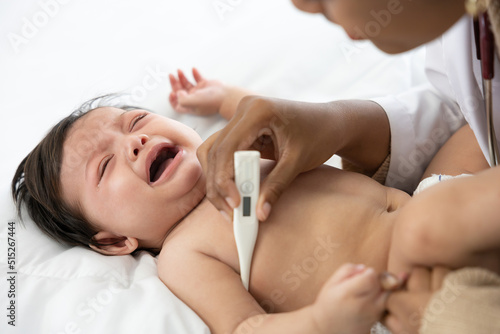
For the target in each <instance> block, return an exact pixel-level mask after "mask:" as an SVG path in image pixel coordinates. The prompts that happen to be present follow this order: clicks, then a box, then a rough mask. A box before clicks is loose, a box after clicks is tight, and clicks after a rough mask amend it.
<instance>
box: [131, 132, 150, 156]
mask: <svg viewBox="0 0 500 334" xmlns="http://www.w3.org/2000/svg"><path fill="white" fill-rule="evenodd" d="M148 141H149V137H148V136H147V135H144V134H142V135H133V136H130V137H129V148H128V156H129V159H130V160H131V161H135V160H136V159H137V157H138V156H139V153H140V152H141V151H142V150H143V149H144V145H146V143H147V142H148Z"/></svg>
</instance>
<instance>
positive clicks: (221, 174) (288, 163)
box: [198, 96, 344, 221]
mask: <svg viewBox="0 0 500 334" xmlns="http://www.w3.org/2000/svg"><path fill="white" fill-rule="evenodd" d="M343 129H344V128H343V126H342V124H341V122H340V121H339V117H337V115H336V113H335V111H334V110H332V108H331V107H329V104H313V103H302V102H293V101H286V100H279V99H272V98H265V97H257V96H247V97H245V98H244V99H243V100H242V101H241V102H240V104H239V106H238V110H237V112H236V114H235V115H234V117H233V118H232V119H231V121H230V122H229V123H228V124H227V126H226V127H225V128H224V129H222V130H221V131H219V132H218V133H216V134H214V135H212V136H211V137H210V138H208V139H207V140H206V141H205V142H204V143H203V144H202V145H201V146H200V148H199V149H198V158H199V160H200V162H201V165H202V167H203V170H204V172H205V175H206V177H207V197H208V199H209V200H210V201H211V202H212V203H213V204H214V205H215V207H217V208H218V209H219V210H221V211H223V212H225V213H226V214H227V215H228V216H230V217H231V216H232V213H233V208H234V207H236V206H238V205H239V201H240V198H239V194H238V191H237V188H236V185H235V183H234V179H233V178H234V170H233V168H234V167H233V166H234V161H233V155H234V152H235V151H238V150H248V149H254V150H258V151H260V152H261V155H262V157H263V158H267V159H274V160H276V161H277V164H276V166H275V167H274V169H273V170H272V171H271V172H270V174H269V175H268V176H267V177H266V178H265V179H264V181H263V182H262V184H261V191H260V196H259V200H258V202H257V216H258V218H259V220H261V221H264V220H266V219H267V217H268V215H269V213H270V211H271V207H272V205H273V203H275V202H276V200H277V199H278V198H279V196H280V195H281V193H282V192H283V190H284V189H285V188H286V186H287V185H288V184H289V183H290V182H291V181H292V180H293V179H294V178H295V177H296V176H297V175H298V174H299V173H301V172H305V171H308V170H311V169H313V168H315V167H317V166H319V165H321V164H322V163H324V162H325V161H326V160H328V159H329V158H330V157H331V156H332V155H333V154H335V153H336V152H337V150H338V149H339V147H341V146H342V141H341V140H342V139H343V136H342V130H343Z"/></svg>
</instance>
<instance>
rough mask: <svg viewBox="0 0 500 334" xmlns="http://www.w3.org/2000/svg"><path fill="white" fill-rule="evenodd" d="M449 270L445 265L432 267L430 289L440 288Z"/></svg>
mask: <svg viewBox="0 0 500 334" xmlns="http://www.w3.org/2000/svg"><path fill="white" fill-rule="evenodd" d="M450 272H451V270H450V269H448V268H446V267H434V268H433V269H432V277H431V289H432V291H436V290H439V289H441V286H442V285H443V280H444V278H445V277H446V275H448V274H449V273H450Z"/></svg>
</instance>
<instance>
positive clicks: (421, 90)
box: [373, 16, 500, 193]
mask: <svg viewBox="0 0 500 334" xmlns="http://www.w3.org/2000/svg"><path fill="white" fill-rule="evenodd" d="M499 65H500V64H499V61H498V58H497V57H495V70H496V76H495V78H494V79H493V83H492V87H493V115H494V124H495V129H498V130H496V134H497V141H498V138H500V137H499V136H498V135H499V134H500V73H499V71H500V67H499ZM426 75H427V78H428V79H429V83H428V84H424V85H422V86H419V87H416V88H415V89H412V90H411V91H408V92H406V93H403V94H400V95H397V96H388V97H383V98H377V99H373V100H374V101H375V102H377V103H378V104H379V105H381V106H382V107H383V108H384V110H385V111H386V113H387V117H388V118H389V123H390V127H391V163H390V167H389V173H388V175H387V180H386V185H388V186H391V187H396V188H400V189H402V190H405V191H407V192H409V193H412V192H413V190H414V189H415V188H416V186H417V185H418V182H419V181H420V178H421V176H422V174H423V172H424V171H425V168H426V167H427V165H428V164H429V162H430V160H431V159H432V157H433V156H434V155H435V154H436V152H437V150H438V149H439V148H440V147H441V146H442V145H443V144H444V142H445V141H446V140H447V139H448V138H449V136H451V135H452V134H453V132H455V131H456V130H457V129H458V128H459V127H461V126H462V125H464V124H465V122H468V123H469V125H470V126H471V128H472V130H473V131H474V133H475V135H476V138H477V140H478V142H479V145H480V146H481V149H482V151H483V154H484V155H485V157H486V159H487V160H489V153H488V139H487V138H488V137H487V136H488V135H487V130H486V115H485V111H484V110H485V109H484V98H483V88H482V81H481V65H480V61H479V60H477V57H476V47H475V40H474V29H473V25H472V19H471V18H470V17H469V16H464V17H462V18H461V19H460V20H459V21H458V22H457V23H455V25H453V26H452V27H451V28H450V29H449V30H448V31H447V32H446V33H444V34H443V35H442V36H441V37H439V38H437V39H436V40H434V41H432V42H430V43H429V44H428V45H427V46H426Z"/></svg>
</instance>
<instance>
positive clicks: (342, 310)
mask: <svg viewBox="0 0 500 334" xmlns="http://www.w3.org/2000/svg"><path fill="white" fill-rule="evenodd" d="M158 271H159V275H160V278H161V280H162V281H163V282H164V283H165V284H166V285H167V286H168V287H169V289H170V290H171V291H172V292H173V293H174V294H176V295H177V296H178V297H179V298H180V299H181V300H183V301H184V302H185V303H186V304H187V305H188V306H190V307H191V308H192V309H193V310H194V311H195V312H196V313H197V314H198V315H199V316H200V317H201V318H202V319H203V320H204V321H205V323H206V324H207V325H208V326H209V328H210V330H211V333H214V334H215V333H273V334H274V333H292V334H293V333H328V334H334V333H354V334H355V333H363V334H365V333H368V332H369V328H370V326H371V325H373V323H374V322H375V321H376V320H377V319H378V318H379V317H380V315H381V313H382V311H383V308H384V306H383V304H384V302H385V297H386V294H385V293H383V292H382V291H381V288H380V284H379V282H378V279H377V275H376V274H375V273H374V272H373V270H371V269H366V268H362V267H357V266H354V265H344V266H343V267H341V268H340V269H339V270H338V271H337V272H336V273H335V274H334V275H333V276H332V278H331V279H330V280H329V281H328V282H327V283H326V284H325V286H324V287H323V289H322V291H321V292H320V294H319V296H318V298H317V300H316V302H315V303H314V304H312V305H309V306H306V307H303V308H301V309H299V310H296V311H292V312H286V313H277V314H266V313H265V311H264V310H263V308H262V307H261V306H260V305H259V304H258V303H257V302H256V300H255V299H254V298H253V297H252V295H251V294H250V293H249V292H247V291H246V290H245V289H244V287H243V285H242V283H241V279H240V276H239V275H238V274H237V273H236V272H235V271H234V270H232V269H231V268H230V267H229V266H228V265H226V264H224V263H223V262H221V261H219V260H218V259H216V258H214V257H212V256H209V255H207V254H204V253H202V252H199V251H196V250H187V248H186V247H182V248H181V247H177V249H172V248H171V249H168V250H167V251H166V252H162V254H160V257H159V261H158Z"/></svg>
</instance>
